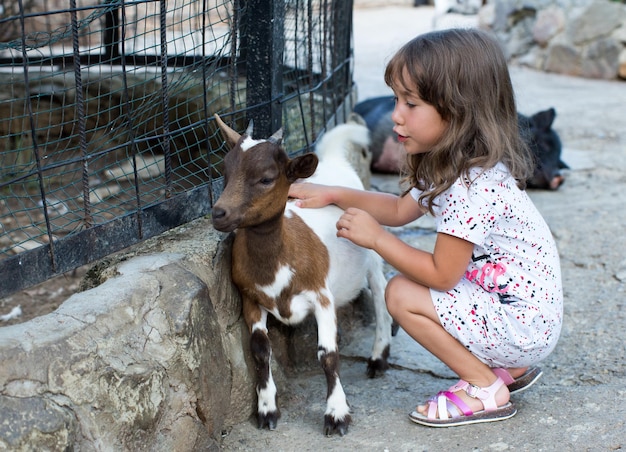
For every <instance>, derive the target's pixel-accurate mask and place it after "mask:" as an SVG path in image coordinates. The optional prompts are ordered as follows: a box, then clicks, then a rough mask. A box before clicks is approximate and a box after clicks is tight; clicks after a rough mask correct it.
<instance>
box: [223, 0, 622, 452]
mask: <svg viewBox="0 0 626 452" xmlns="http://www.w3.org/2000/svg"><path fill="white" fill-rule="evenodd" d="M431 18H432V9H430V8H425V7H421V8H401V7H380V8H368V9H357V10H356V11H355V15H354V26H355V60H356V64H355V79H356V81H357V84H358V87H359V94H360V99H365V98H367V97H372V96H376V95H384V94H388V93H389V91H388V89H387V87H386V86H385V85H384V82H383V81H382V72H383V68H384V64H385V62H386V59H387V58H388V57H389V56H390V55H391V54H392V53H393V51H394V50H395V49H396V48H398V47H399V46H400V45H402V44H403V43H404V42H406V41H407V40H408V39H410V38H411V37H413V36H414V35H415V34H418V33H421V32H424V31H427V30H428V29H429V27H430V24H431ZM461 20H462V21H463V22H462V23H463V24H466V23H470V24H471V18H461ZM373 29H376V30H377V32H376V33H372V32H371V30H373ZM381 36H382V37H383V38H381ZM511 73H512V78H513V82H514V84H515V87H516V93H517V97H518V107H519V110H520V111H521V112H522V113H527V114H530V113H534V112H536V111H538V110H542V109H545V108H549V107H555V109H556V111H557V119H556V121H555V125H554V127H555V129H556V130H557V131H558V132H559V134H560V136H561V139H562V141H563V143H564V147H565V149H564V154H563V160H564V161H565V162H566V163H568V164H569V165H570V167H571V169H570V170H569V171H568V172H567V173H566V182H565V184H564V185H563V186H562V187H561V188H560V189H559V190H558V191H556V192H548V191H532V192H531V197H532V198H533V200H534V201H535V203H536V204H537V206H538V208H539V209H540V210H541V212H542V213H543V215H544V216H545V218H546V220H547V222H548V224H549V225H550V227H551V229H552V232H553V234H554V236H555V237H556V240H557V244H558V247H559V250H560V254H561V266H562V271H563V286H564V294H565V322H564V327H563V332H562V335H561V339H560V342H559V345H558V346H557V348H556V350H555V351H554V353H553V354H552V355H551V356H550V357H549V358H548V359H547V360H546V361H545V362H544V363H543V364H542V367H543V368H544V370H545V374H544V376H543V377H542V378H541V380H539V382H538V383H537V384H536V385H535V386H534V387H533V388H532V389H531V390H529V391H526V392H524V393H522V394H519V395H517V396H515V398H514V399H513V400H514V402H515V403H516V405H517V408H518V414H517V415H516V416H515V417H514V418H512V419H511V420H508V421H504V422H498V423H491V424H482V425H480V424H479V425H473V426H465V427H456V428H448V429H430V428H427V427H421V426H417V425H414V424H412V423H411V422H410V421H409V419H408V417H407V414H408V413H409V412H410V411H411V410H412V409H413V408H414V407H415V405H416V404H417V403H421V402H423V401H424V400H425V399H427V398H428V397H430V396H431V395H433V394H435V393H436V392H437V391H439V390H442V389H444V388H446V387H448V386H449V385H450V384H451V382H453V381H454V380H453V375H452V373H451V372H450V370H449V369H447V368H446V367H445V366H443V365H442V364H441V363H439V362H438V361H437V360H435V359H433V358H432V357H430V356H429V354H428V353H427V352H426V351H424V350H423V349H422V348H421V347H420V346H419V345H417V344H416V343H414V342H413V341H412V340H411V339H410V338H408V337H407V336H406V334H404V333H403V332H402V331H400V333H399V334H398V336H397V337H396V338H395V340H394V342H393V343H392V356H391V363H392V368H391V369H390V370H389V371H388V372H387V373H386V374H385V375H384V376H383V377H380V378H377V379H373V380H369V379H367V377H366V376H365V360H366V357H367V353H368V350H369V348H370V341H371V339H370V338H371V335H372V334H373V328H366V329H365V330H364V331H362V332H361V333H360V334H359V335H357V337H354V338H352V340H351V342H350V343H343V344H341V354H342V369H341V374H342V382H343V385H344V389H345V391H346V394H347V396H348V400H349V403H350V405H351V408H352V411H353V424H352V425H351V427H350V430H349V432H348V434H347V435H346V436H344V437H339V436H333V437H329V438H327V437H324V436H323V435H322V425H323V420H322V417H323V412H324V407H325V402H324V397H325V393H326V388H325V380H324V377H323V374H322V372H321V370H320V369H311V370H310V371H308V372H298V373H297V374H295V375H292V376H290V377H289V379H288V380H287V381H286V382H285V386H283V387H281V388H279V403H280V405H281V409H282V418H281V420H280V421H279V424H278V428H277V430H276V431H273V432H270V431H267V430H258V429H257V428H256V425H255V424H254V422H253V420H252V419H251V420H250V422H245V423H242V424H239V425H236V426H234V427H233V428H232V429H230V430H229V431H227V432H224V437H223V442H222V449H223V450H225V451H237V450H246V451H255V450H259V451H260V450H272V451H295V450H298V451H314V450H329V451H344V450H345V451H348V450H363V451H418V450H429V451H438V450H442V451H443V450H446V451H449V450H497V451H502V450H523V451H524V450H529V451H530V450H533V451H540V450H546V451H551V450H559V451H609V450H621V449H624V448H625V447H626V425H625V421H626V408H625V406H624V404H623V403H622V402H621V401H623V400H624V398H625V396H626V390H625V389H624V385H623V382H624V378H625V377H626V367H625V366H624V350H625V347H624V340H625V339H626V333H625V332H624V325H626V323H625V317H626V308H625V298H626V295H625V282H626V234H625V228H624V224H626V209H625V202H624V200H625V195H624V193H626V115H625V114H624V105H625V104H626V82H623V81H622V82H618V81H601V80H588V79H579V78H573V77H567V76H562V75H556V74H544V73H539V72H534V71H530V70H526V69H521V68H511ZM373 183H374V185H375V186H377V187H378V188H380V189H383V190H389V191H391V190H394V188H395V186H396V179H395V178H394V177H388V176H385V177H375V178H374V182H373ZM398 234H401V236H402V237H403V238H404V239H405V240H407V241H409V242H411V243H413V244H414V245H416V246H422V247H425V248H428V247H430V246H432V242H433V238H434V234H433V232H432V230H431V225H430V224H429V223H428V220H426V221H423V222H418V223H417V224H414V225H410V227H406V228H401V229H398Z"/></svg>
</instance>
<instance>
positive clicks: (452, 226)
mask: <svg viewBox="0 0 626 452" xmlns="http://www.w3.org/2000/svg"><path fill="white" fill-rule="evenodd" d="M470 180H471V181H472V182H471V184H470ZM468 186H469V188H468ZM419 195H420V192H419V191H417V190H416V189H413V190H412V191H411V196H413V198H414V199H416V200H417V199H418V198H419ZM434 210H435V219H436V224H437V232H438V233H444V234H449V235H453V236H455V237H459V238H462V239H464V240H467V241H469V242H471V243H473V244H474V251H473V255H472V260H471V262H469V264H468V267H467V271H466V273H465V276H464V277H463V278H462V279H461V281H460V282H459V284H458V285H457V286H456V287H455V288H454V289H452V290H450V291H447V292H441V291H437V290H433V289H431V291H430V292H431V297H432V299H433V303H434V305H435V309H436V310H437V313H438V314H439V318H440V321H441V324H442V325H443V326H444V328H445V329H446V331H448V332H449V333H450V334H451V335H452V336H454V337H455V338H457V339H458V340H459V341H460V342H461V343H462V344H463V345H465V346H466V347H467V348H468V349H469V350H470V351H471V352H472V353H473V354H474V355H475V356H477V357H478V358H479V359H480V360H481V361H483V362H485V363H486V364H488V365H490V366H491V367H525V366H529V365H532V364H536V363H537V362H539V361H541V360H542V359H544V358H545V357H546V356H547V355H548V354H549V353H550V352H551V351H552V350H553V349H554V347H555V345H556V342H557V340H558V338H559V334H560V331H561V324H562V317H563V315H562V314H563V293H562V288H561V269H560V265H559V255H558V251H557V248H556V245H555V243H554V240H553V238H552V234H551V232H550V229H549V228H548V225H547V224H546V222H545V221H544V219H543V217H542V216H541V214H540V213H539V211H538V210H537V208H536V207H535V205H534V204H533V203H532V201H531V200H530V198H529V197H528V194H527V193H526V192H525V191H522V190H520V189H519V188H518V187H517V185H516V183H515V180H514V179H513V178H512V177H511V175H510V173H509V171H508V169H507V168H506V166H504V165H503V164H498V165H496V166H495V167H494V168H491V169H488V170H486V171H484V172H481V169H480V168H476V169H474V170H472V171H471V172H470V179H469V180H468V179H464V178H460V179H458V180H457V181H456V182H455V183H454V184H453V185H452V186H451V187H450V188H449V189H448V190H447V191H446V192H445V193H442V194H441V195H440V196H439V197H438V198H437V199H436V206H435V209H434Z"/></svg>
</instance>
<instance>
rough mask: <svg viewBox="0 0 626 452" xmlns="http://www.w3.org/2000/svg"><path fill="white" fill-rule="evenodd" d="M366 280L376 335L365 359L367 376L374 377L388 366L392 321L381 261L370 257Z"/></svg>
mask: <svg viewBox="0 0 626 452" xmlns="http://www.w3.org/2000/svg"><path fill="white" fill-rule="evenodd" d="M367 281H368V284H369V287H370V290H371V292H372V303H374V315H375V317H376V335H375V336H374V346H373V348H372V356H371V357H370V358H369V359H368V360H367V376H368V377H370V378H374V377H375V376H376V374H379V373H381V372H384V371H385V370H387V369H388V368H389V363H388V358H389V349H390V346H391V335H392V326H391V325H392V322H393V320H392V318H391V315H389V311H387V305H386V304H385V287H386V286H387V280H386V279H385V276H384V275H383V271H382V262H381V261H380V260H379V259H371V264H370V266H369V269H368V274H367Z"/></svg>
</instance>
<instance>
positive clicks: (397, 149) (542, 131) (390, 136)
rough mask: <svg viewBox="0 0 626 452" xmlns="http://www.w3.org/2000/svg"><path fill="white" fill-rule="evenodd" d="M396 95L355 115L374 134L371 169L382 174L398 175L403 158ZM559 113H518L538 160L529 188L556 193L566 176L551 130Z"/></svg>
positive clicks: (359, 107) (357, 110)
mask: <svg viewBox="0 0 626 452" xmlns="http://www.w3.org/2000/svg"><path fill="white" fill-rule="evenodd" d="M394 105H395V100H394V97H393V96H381V97H373V98H370V99H367V100H364V101H363V102H359V103H358V104H357V105H356V106H355V107H354V112H355V113H357V114H358V115H360V116H361V117H362V118H363V119H364V120H365V123H366V124H367V127H368V129H369V130H370V133H371V140H372V142H371V145H370V148H371V151H372V164H371V169H372V171H374V172H379V173H398V172H399V170H400V167H401V165H402V161H403V159H404V151H403V149H402V145H401V144H400V143H398V140H397V136H396V134H395V133H394V132H393V126H394V124H393V121H392V119H391V113H392V112H393V109H394ZM555 117H556V110H555V109H554V108H549V109H547V110H543V111H539V112H537V113H535V114H533V115H532V116H525V115H523V114H521V113H518V120H519V125H520V132H521V133H522V135H523V136H524V138H525V139H526V141H527V142H528V144H529V145H530V147H531V149H532V151H533V154H534V155H535V159H536V168H535V174H534V175H533V177H532V178H531V179H529V180H528V181H527V184H528V187H529V188H539V189H548V190H556V189H557V188H559V187H560V186H561V184H562V183H563V181H564V177H563V175H562V174H561V170H562V169H566V168H568V166H567V165H566V164H565V163H564V162H563V161H562V160H561V151H562V145H561V140H560V138H559V135H558V133H557V132H556V131H555V130H554V129H553V128H552V124H553V122H554V118H555Z"/></svg>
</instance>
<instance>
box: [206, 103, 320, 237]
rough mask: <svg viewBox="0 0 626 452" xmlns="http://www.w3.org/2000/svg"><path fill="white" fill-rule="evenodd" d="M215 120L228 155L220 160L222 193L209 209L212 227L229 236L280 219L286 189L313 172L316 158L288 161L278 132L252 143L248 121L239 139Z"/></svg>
mask: <svg viewBox="0 0 626 452" xmlns="http://www.w3.org/2000/svg"><path fill="white" fill-rule="evenodd" d="M215 119H216V121H217V124H218V125H219V128H220V131H221V133H222V136H223V137H224V139H225V140H226V143H227V145H228V146H229V147H230V151H229V152H228V154H226V157H225V158H224V191H223V192H222V195H221V196H220V197H219V199H218V200H217V202H216V203H215V205H214V206H213V209H212V210H213V215H212V217H213V226H214V227H215V229H217V230H218V231H224V232H230V231H233V230H235V229H237V228H248V227H253V226H260V225H263V224H264V223H266V222H268V221H271V220H276V219H278V218H280V216H282V215H283V213H284V210H285V203H286V202H287V196H288V194H289V186H290V185H291V184H292V182H294V181H295V180H297V179H301V178H307V177H309V176H311V175H312V174H313V173H314V172H315V169H316V168H317V162H318V160H317V156H316V155H315V154H311V153H309V154H304V155H301V156H299V157H296V158H293V159H290V158H289V157H288V156H287V153H286V152H285V150H284V149H283V147H282V146H281V141H282V129H279V130H278V131H277V132H276V133H274V135H272V136H271V137H270V138H268V139H267V140H254V139H253V138H252V133H253V123H252V121H250V125H249V126H248V129H247V130H246V132H245V133H244V134H243V135H239V134H238V133H237V132H235V131H234V130H233V129H231V128H230V127H228V126H227V125H226V124H225V123H224V122H223V121H222V120H221V118H220V117H219V116H218V115H215Z"/></svg>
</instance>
